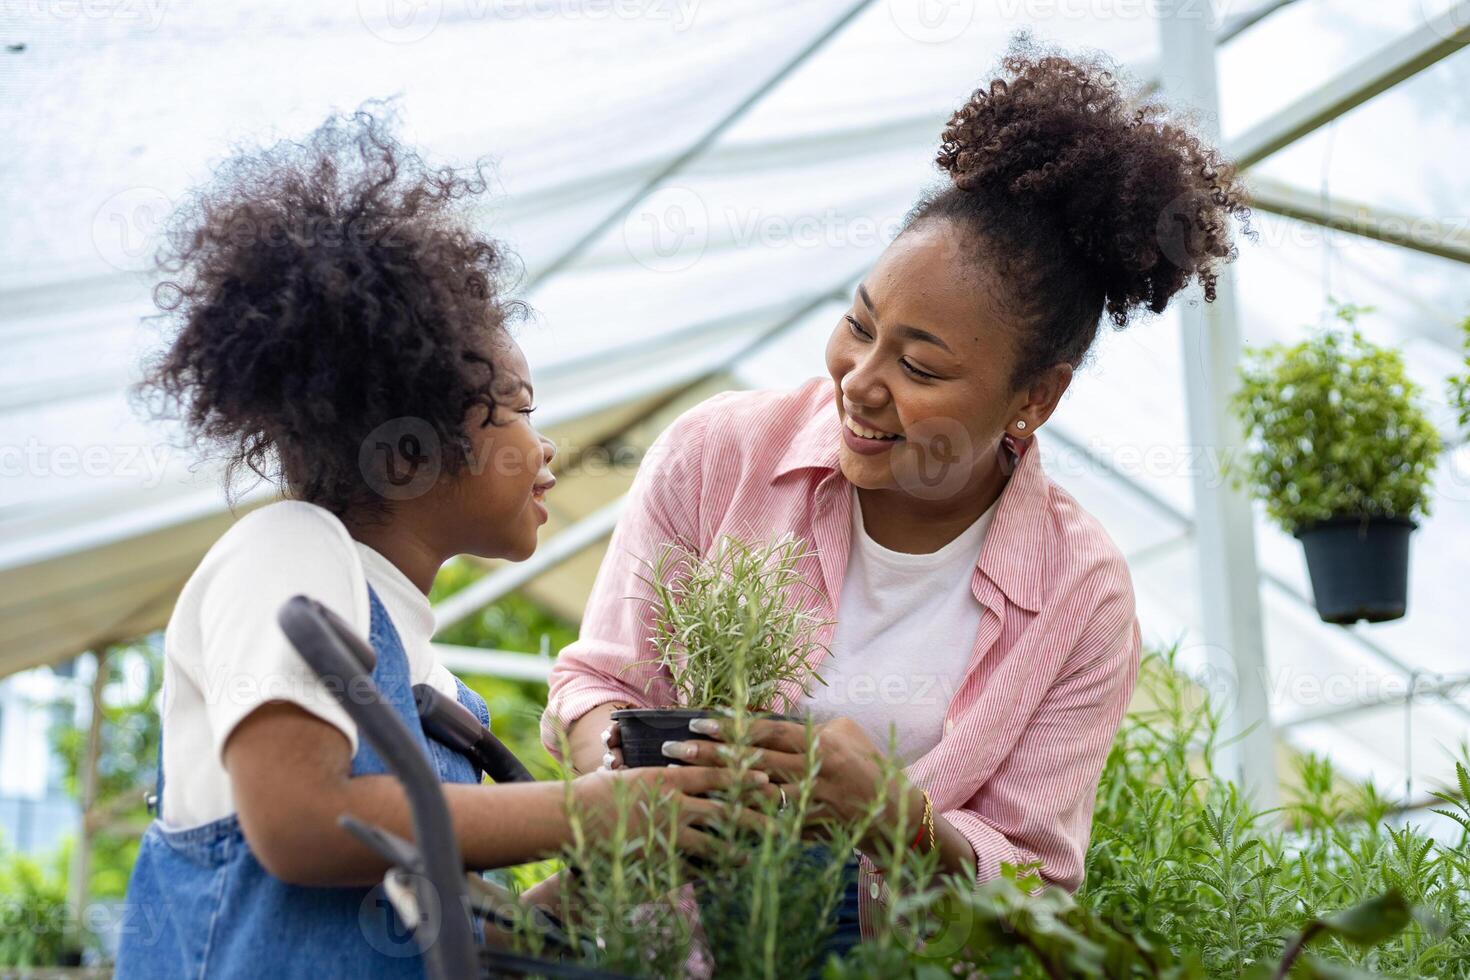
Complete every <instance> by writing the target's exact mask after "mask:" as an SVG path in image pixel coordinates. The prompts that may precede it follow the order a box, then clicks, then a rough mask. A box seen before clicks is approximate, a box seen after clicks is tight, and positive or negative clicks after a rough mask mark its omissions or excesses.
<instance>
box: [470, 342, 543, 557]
mask: <svg viewBox="0 0 1470 980" xmlns="http://www.w3.org/2000/svg"><path fill="white" fill-rule="evenodd" d="M494 363H495V382H494V385H495V387H494V391H493V392H492V397H493V399H494V401H495V410H494V413H493V415H491V416H489V417H487V413H486V411H485V409H484V408H483V407H481V406H476V407H475V408H474V409H472V410H471V412H470V415H469V417H468V418H467V419H466V421H465V435H466V436H467V437H468V438H469V441H470V460H469V465H468V466H467V467H466V468H465V469H464V470H462V471H461V472H460V474H459V478H458V479H457V480H456V486H455V490H454V497H455V499H456V500H457V501H458V502H459V503H460V504H462V510H463V513H462V514H461V515H460V516H461V520H462V522H463V523H462V530H463V531H464V533H465V538H466V539H467V540H468V541H471V542H473V544H474V547H473V548H465V549H463V550H465V551H469V552H471V553H472V554H477V555H480V556H481V557H484V558H505V559H509V560H510V561H523V560H525V559H526V558H529V557H531V554H532V553H533V552H535V550H536V534H537V531H538V530H539V529H540V527H541V525H542V524H545V523H546V518H547V513H546V504H545V496H546V493H547V491H549V490H550V489H551V488H552V487H554V486H555V485H556V477H554V476H552V475H551V461H552V459H553V458H554V457H555V456H556V445H555V444H554V443H552V441H551V440H550V439H546V438H544V437H543V436H542V435H541V434H540V433H538V432H537V431H536V428H535V426H534V425H533V424H532V422H531V411H532V409H533V408H534V407H535V406H534V402H533V396H534V389H533V388H532V386H531V368H530V366H529V365H528V364H527V363H526V357H525V355H524V354H522V353H521V349H520V346H519V345H518V344H516V342H515V341H514V340H511V339H510V338H508V337H507V338H504V339H503V340H500V341H498V343H497V347H496V350H495V354H494Z"/></svg>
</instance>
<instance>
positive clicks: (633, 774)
mask: <svg viewBox="0 0 1470 980" xmlns="http://www.w3.org/2000/svg"><path fill="white" fill-rule="evenodd" d="M618 783H623V784H624V785H626V786H627V788H628V790H630V791H631V792H630V793H629V794H628V801H627V803H626V804H625V805H626V806H627V807H628V811H627V821H628V825H627V826H628V830H627V832H628V836H629V837H637V836H641V835H642V834H643V833H644V832H645V831H646V830H647V827H648V820H649V815H650V810H651V809H652V808H651V807H649V806H647V805H645V804H647V803H649V802H651V801H652V800H654V799H657V800H661V801H669V800H672V802H673V805H674V806H675V807H676V808H677V813H678V817H677V819H678V822H679V830H678V834H677V837H676V840H677V842H678V845H679V849H680V850H681V851H682V852H684V853H685V854H694V855H705V854H709V853H710V852H711V848H712V847H713V845H714V843H715V842H714V840H713V839H712V838H711V837H710V836H709V834H707V833H705V831H704V829H703V828H708V827H712V826H717V825H719V824H720V823H722V822H723V821H725V820H727V819H728V807H729V806H730V804H729V802H727V801H726V800H724V799H705V797H706V796H708V795H709V794H712V793H718V792H721V791H729V790H731V789H733V788H737V787H748V788H751V789H752V790H754V791H757V792H759V791H761V790H764V789H765V788H767V787H768V785H769V783H770V777H768V776H767V775H766V774H765V773H764V772H760V771H754V772H750V773H747V774H746V775H745V778H744V779H743V780H742V779H741V777H740V775H739V774H738V773H735V772H732V771H730V770H727V769H713V768H694V767H688V768H686V767H682V766H664V767H661V768H660V767H654V768H643V769H620V770H617V771H613V770H610V769H601V770H598V771H596V772H591V773H588V774H587V775H585V776H578V777H577V778H576V779H575V780H573V782H572V793H573V799H574V801H575V805H576V807H577V811H578V813H580V814H582V815H584V816H585V817H586V818H587V819H588V820H589V821H590V822H591V823H592V824H593V825H594V826H595V827H597V828H599V829H604V830H605V828H607V827H608V826H610V824H611V823H612V821H613V820H614V819H616V816H615V815H616V813H617V805H618V793H617V789H618V785H617V784H618ZM735 817H736V822H737V823H738V825H739V826H741V827H744V828H746V829H748V830H759V829H760V828H761V824H762V823H763V822H764V821H765V820H766V818H765V817H764V816H763V815H762V814H760V813H759V812H758V811H756V810H754V809H751V808H741V809H740V810H739V811H738V812H737V813H736V815H735Z"/></svg>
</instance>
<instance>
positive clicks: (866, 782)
mask: <svg viewBox="0 0 1470 980" xmlns="http://www.w3.org/2000/svg"><path fill="white" fill-rule="evenodd" d="M723 724H724V723H723V722H720V721H718V720H716V719H713V718H696V719H694V720H693V721H691V722H690V723H689V728H690V730H691V731H694V732H696V733H697V734H700V735H707V736H709V737H710V738H713V739H716V740H717V741H713V742H706V741H701V740H691V741H675V742H665V743H664V755H666V756H668V757H669V758H671V759H678V760H679V761H681V762H686V763H689V764H690V765H692V766H695V767H722V766H727V765H728V764H729V761H730V756H729V753H730V751H731V749H730V747H729V745H727V744H724V743H725V741H726V735H725V733H724V732H723V731H722V726H723ZM812 738H813V740H814V742H815V747H814V749H813V753H812V754H813V756H814V758H815V760H816V761H817V762H818V763H819V765H818V768H817V773H816V778H815V780H814V782H813V798H814V799H815V801H816V803H817V804H818V806H817V807H816V808H815V811H814V813H813V814H812V816H813V817H815V818H817V819H824V818H826V819H836V820H839V821H841V822H843V823H852V822H856V821H858V820H860V819H862V818H863V817H864V816H865V815H866V814H867V813H868V812H869V811H870V810H871V809H872V807H873V805H874V804H875V802H876V801H877V800H878V799H879V798H880V795H883V796H884V797H885V798H886V801H887V805H886V806H885V807H884V811H883V812H882V813H881V814H879V815H878V817H877V819H876V820H875V822H874V825H873V827H872V828H871V829H870V831H869V835H868V836H869V839H870V840H875V839H881V838H882V836H883V835H884V834H886V833H890V832H892V831H894V830H898V831H901V832H902V833H904V834H905V835H906V836H911V835H912V834H913V832H914V831H913V828H916V827H917V826H918V824H919V821H920V820H921V819H922V813H923V808H924V803H923V797H922V795H920V794H919V793H918V791H916V790H914V789H913V788H912V787H910V786H909V784H908V780H907V779H905V778H904V777H903V774H902V771H901V770H900V771H899V772H897V773H896V778H895V779H894V781H893V782H892V783H891V784H890V785H889V786H888V787H887V792H886V794H884V792H883V791H884V786H883V780H884V767H883V755H884V754H883V753H882V752H880V751H879V750H878V747H877V746H875V745H874V744H873V741H872V739H870V738H868V735H867V733H866V732H864V731H863V730H862V728H860V727H859V726H858V724H857V723H856V722H854V721H852V720H851V719H849V718H835V719H833V720H832V721H829V722H827V723H826V724H823V725H817V726H815V727H814V728H813V729H812ZM747 741H748V742H749V744H750V745H751V746H752V747H753V749H754V752H755V758H754V759H753V760H752V764H753V766H754V768H755V771H757V772H764V773H766V774H768V775H769V776H770V778H771V782H772V783H773V784H774V785H776V786H777V787H778V788H779V787H781V786H782V785H790V784H792V783H796V782H799V781H800V780H802V779H803V778H804V777H805V776H806V774H807V770H808V766H807V729H806V726H805V725H803V724H798V723H796V722H790V721H767V720H755V721H752V722H751V723H750V731H749V735H748V738H747ZM787 792H788V793H789V792H790V791H789V790H788V791H787ZM905 793H906V794H908V796H909V800H908V806H907V810H906V813H905V820H904V824H905V826H904V827H897V826H896V825H897V823H898V812H899V809H900V806H899V801H900V799H901V798H902V794H905ZM915 801H917V806H916V805H915Z"/></svg>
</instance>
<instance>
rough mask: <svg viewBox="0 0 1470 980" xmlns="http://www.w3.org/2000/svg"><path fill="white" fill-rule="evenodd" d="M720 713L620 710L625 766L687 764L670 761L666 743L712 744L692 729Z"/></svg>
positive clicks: (783, 718) (617, 715)
mask: <svg viewBox="0 0 1470 980" xmlns="http://www.w3.org/2000/svg"><path fill="white" fill-rule="evenodd" d="M719 717H721V713H720V712H718V711H704V710H700V709H698V708H619V709H618V710H617V711H614V712H613V713H612V720H613V721H614V722H616V723H617V726H618V738H619V739H620V740H621V741H622V750H623V765H625V766H627V767H628V768H629V769H641V768H643V767H644V766H667V765H669V764H671V763H672V764H676V765H681V766H682V765H687V763H684V762H680V761H679V760H677V759H670V758H669V757H668V756H666V755H664V753H663V745H664V743H665V742H691V741H698V742H711V741H714V739H711V738H710V737H709V736H708V735H700V734H698V733H696V732H691V731H690V730H689V723H690V722H691V721H693V720H694V719H695V718H719ZM759 717H761V718H773V719H775V720H777V721H800V719H799V718H793V717H792V716H790V715H773V714H765V713H761V714H759Z"/></svg>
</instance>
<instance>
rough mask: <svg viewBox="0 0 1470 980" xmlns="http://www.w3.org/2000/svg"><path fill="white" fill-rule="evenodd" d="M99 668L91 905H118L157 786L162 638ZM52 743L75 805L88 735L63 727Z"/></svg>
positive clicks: (116, 653) (118, 653) (146, 640)
mask: <svg viewBox="0 0 1470 980" xmlns="http://www.w3.org/2000/svg"><path fill="white" fill-rule="evenodd" d="M103 663H104V669H105V670H106V672H107V683H106V687H105V689H104V690H105V696H106V700H105V703H104V704H103V708H102V732H101V742H100V752H99V754H98V757H97V799H96V801H95V803H94V805H93V808H92V810H93V818H92V822H93V828H94V829H93V833H92V856H91V884H90V888H89V895H90V896H91V897H92V898H93V899H107V898H121V897H122V896H123V894H124V893H125V892H126V891H127V887H128V876H129V875H130V874H131V873H132V869H133V861H134V860H136V859H137V856H138V840H139V838H140V837H141V836H142V833H143V830H144V829H145V828H146V827H147V826H148V821H149V820H150V819H151V817H150V815H149V813H148V808H147V806H146V804H145V803H144V797H145V796H146V795H147V794H148V793H150V792H152V790H153V785H154V782H155V780H156V778H157V764H158V739H159V733H160V730H161V727H160V722H159V717H158V712H157V710H156V709H155V700H156V698H157V696H158V691H159V688H160V687H161V686H162V684H163V636H162V634H160V633H153V634H150V635H148V636H145V637H143V638H142V639H140V640H137V641H135V642H134V643H131V644H128V645H125V646H117V647H113V648H111V649H110V650H109V651H108V653H107V657H106V658H105V660H104V661H103ZM51 737H52V744H53V746H54V748H55V750H56V752H57V753H58V754H59V755H60V756H61V759H62V762H63V764H64V765H65V767H66V787H67V791H68V793H70V794H71V795H72V796H73V797H74V798H79V797H80V795H81V787H80V773H81V767H82V762H83V760H84V759H85V757H86V750H87V730H86V728H84V727H79V726H77V725H75V724H73V723H72V722H71V721H70V720H68V721H67V722H65V723H64V724H62V725H59V726H58V727H57V728H56V729H55V730H53V732H52V736H51Z"/></svg>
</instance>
